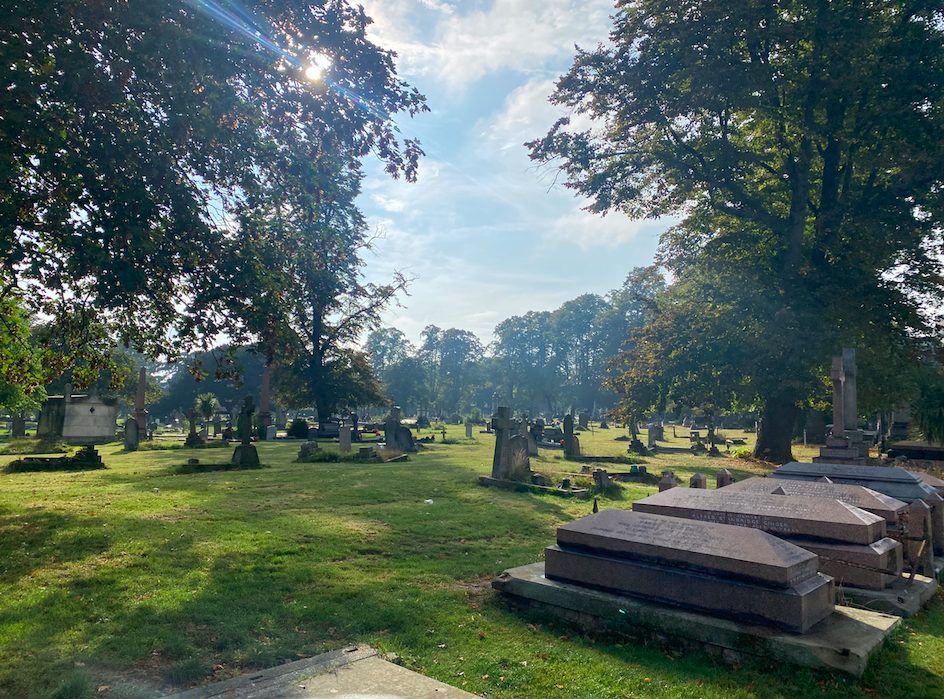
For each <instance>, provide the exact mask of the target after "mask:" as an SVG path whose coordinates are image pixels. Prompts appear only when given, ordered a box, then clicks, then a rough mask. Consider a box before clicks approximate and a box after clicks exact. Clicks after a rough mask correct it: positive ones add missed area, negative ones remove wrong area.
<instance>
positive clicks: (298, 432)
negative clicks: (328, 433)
mask: <svg viewBox="0 0 944 699" xmlns="http://www.w3.org/2000/svg"><path fill="white" fill-rule="evenodd" d="M308 430H309V425H308V420H306V419H305V418H303V417H297V418H295V419H294V420H292V424H291V425H289V426H288V430H287V434H288V436H289V437H291V438H292V439H308Z"/></svg>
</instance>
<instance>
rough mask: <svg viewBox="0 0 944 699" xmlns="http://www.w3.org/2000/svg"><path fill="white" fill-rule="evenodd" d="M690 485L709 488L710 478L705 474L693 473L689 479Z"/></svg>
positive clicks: (690, 486) (691, 486)
mask: <svg viewBox="0 0 944 699" xmlns="http://www.w3.org/2000/svg"><path fill="white" fill-rule="evenodd" d="M688 487H689V488H707V487H708V479H707V478H706V477H705V474H703V473H696V474H695V475H693V476H692V477H691V478H689V479H688Z"/></svg>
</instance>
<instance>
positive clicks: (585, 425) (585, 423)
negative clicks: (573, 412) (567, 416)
mask: <svg viewBox="0 0 944 699" xmlns="http://www.w3.org/2000/svg"><path fill="white" fill-rule="evenodd" d="M577 424H578V425H579V426H580V429H582V430H589V429H590V415H589V413H586V412H583V413H580V414H579V415H578V416H577Z"/></svg>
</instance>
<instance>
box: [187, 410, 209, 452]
mask: <svg viewBox="0 0 944 699" xmlns="http://www.w3.org/2000/svg"><path fill="white" fill-rule="evenodd" d="M187 421H188V422H189V423H190V432H189V433H188V434H187V438H186V439H185V440H184V446H187V447H199V446H200V445H202V444H205V443H206V440H205V439H203V438H202V437H201V436H200V435H199V434H197V413H196V411H194V410H193V409H192V408H191V409H190V410H189V411H188V412H187Z"/></svg>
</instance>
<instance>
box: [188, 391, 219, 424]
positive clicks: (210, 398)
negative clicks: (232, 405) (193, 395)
mask: <svg viewBox="0 0 944 699" xmlns="http://www.w3.org/2000/svg"><path fill="white" fill-rule="evenodd" d="M193 409H194V411H195V412H196V413H197V415H199V416H200V417H202V418H203V421H204V422H209V421H210V420H211V419H212V418H213V415H214V413H216V411H217V410H219V409H220V401H219V400H218V399H217V397H216V395H215V394H213V393H201V394H200V395H199V396H197V399H196V400H195V401H194V403H193Z"/></svg>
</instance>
